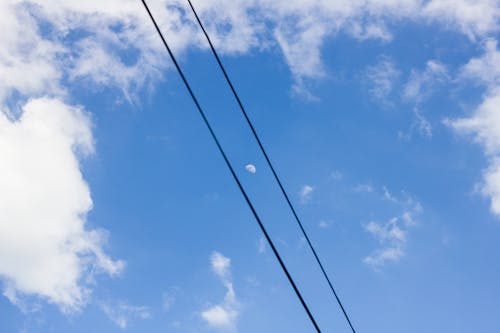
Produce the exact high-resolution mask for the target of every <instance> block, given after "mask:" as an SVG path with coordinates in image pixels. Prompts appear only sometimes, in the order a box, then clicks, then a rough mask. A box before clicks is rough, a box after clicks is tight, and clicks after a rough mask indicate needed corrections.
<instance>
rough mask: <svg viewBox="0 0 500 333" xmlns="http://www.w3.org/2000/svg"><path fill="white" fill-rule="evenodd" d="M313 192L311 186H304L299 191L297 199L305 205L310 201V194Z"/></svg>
mask: <svg viewBox="0 0 500 333" xmlns="http://www.w3.org/2000/svg"><path fill="white" fill-rule="evenodd" d="M313 191H314V187H312V186H311V185H304V186H302V188H301V189H300V191H299V198H300V201H301V202H302V203H306V202H308V201H309V200H311V196H312V193H313Z"/></svg>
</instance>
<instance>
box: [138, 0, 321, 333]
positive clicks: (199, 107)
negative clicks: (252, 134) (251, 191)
mask: <svg viewBox="0 0 500 333" xmlns="http://www.w3.org/2000/svg"><path fill="white" fill-rule="evenodd" d="M141 1H142V4H143V5H144V8H145V9H146V11H147V12H148V15H149V17H150V18H151V21H152V22H153V24H154V26H155V28H156V31H157V32H158V35H159V36H160V38H161V40H162V42H163V45H164V46H165V48H166V49H167V52H168V54H169V56H170V58H171V59H172V62H173V63H174V65H175V68H176V69H177V72H178V73H179V75H180V77H181V79H182V81H183V82H184V85H185V86H186V88H187V90H188V92H189V95H190V96H191V99H192V100H193V102H194V104H195V105H196V108H197V109H198V112H199V113H200V116H201V117H202V118H203V122H204V123H205V125H206V126H207V128H208V130H209V132H210V135H211V136H212V139H213V140H214V141H215V144H216V145H217V148H218V150H219V152H220V153H221V155H222V157H223V158H224V162H225V163H226V165H227V167H228V168H229V171H230V172H231V175H232V176H233V178H234V181H235V182H236V184H237V185H238V188H239V189H240V192H241V194H243V197H244V198H245V201H246V203H247V205H248V207H249V208H250V210H251V211H252V214H253V216H254V217H255V220H256V221H257V223H258V224H259V227H260V230H261V231H262V233H263V234H264V236H265V237H266V240H267V242H268V243H269V245H270V246H271V249H272V251H273V253H274V255H275V257H276V259H278V262H279V264H280V266H281V269H282V270H283V272H284V273H285V275H286V277H287V278H288V281H289V282H290V284H291V285H292V287H293V290H294V291H295V294H296V295H297V297H298V298H299V300H300V303H301V304H302V306H303V308H304V310H305V311H306V312H307V315H308V316H309V319H310V320H311V322H312V324H313V326H314V328H315V329H316V331H317V332H318V333H321V330H320V328H319V326H318V324H317V323H316V320H315V319H314V316H313V314H312V313H311V311H310V310H309V307H308V306H307V304H306V302H305V301H304V298H303V297H302V295H301V293H300V291H299V289H298V288H297V286H296V284H295V282H294V281H293V278H292V276H291V275H290V273H289V272H288V269H287V268H286V266H285V263H284V262H283V260H282V259H281V256H280V255H279V253H278V250H277V249H276V247H275V246H274V243H273V241H272V240H271V237H270V236H269V234H268V233H267V230H266V228H265V227H264V225H263V224H262V221H261V220H260V218H259V215H258V214H257V211H256V210H255V208H254V207H253V205H252V202H251V201H250V198H249V197H248V195H247V193H246V191H245V189H244V188H243V186H242V185H241V182H240V180H239V178H238V176H237V175H236V173H235V172H234V169H233V167H232V165H231V162H229V159H228V158H227V156H226V153H225V152H224V149H223V148H222V146H221V144H220V142H219V140H218V139H217V136H216V135H215V132H214V131H213V129H212V126H211V125H210V122H209V121H208V119H207V117H206V115H205V112H204V111H203V109H202V108H201V106H200V104H199V102H198V99H197V98H196V96H195V95H194V93H193V90H192V89H191V86H190V85H189V83H188V81H187V79H186V77H185V76H184V73H183V72H182V70H181V68H180V66H179V64H178V63H177V60H176V58H175V56H174V54H173V53H172V51H171V50H170V47H169V46H168V43H167V41H166V40H165V37H163V33H162V32H161V30H160V28H159V27H158V24H157V23H156V20H155V18H154V17H153V14H151V11H150V10H149V7H148V5H147V3H146V1H145V0H141Z"/></svg>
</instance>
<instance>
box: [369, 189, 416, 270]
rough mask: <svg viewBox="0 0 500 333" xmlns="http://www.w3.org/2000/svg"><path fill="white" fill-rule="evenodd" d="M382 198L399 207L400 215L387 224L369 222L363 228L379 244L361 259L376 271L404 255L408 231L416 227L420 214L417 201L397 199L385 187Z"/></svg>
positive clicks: (408, 198)
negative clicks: (416, 219)
mask: <svg viewBox="0 0 500 333" xmlns="http://www.w3.org/2000/svg"><path fill="white" fill-rule="evenodd" d="M382 198H383V199H384V200H387V201H389V202H391V203H392V204H395V205H397V206H398V207H400V209H402V213H400V214H398V215H397V216H395V217H392V218H390V219H389V220H388V221H387V222H382V223H381V222H376V221H370V222H368V223H367V224H365V225H364V226H363V227H364V229H365V231H367V232H368V233H370V234H371V235H372V236H373V237H374V238H375V239H376V241H377V242H378V243H379V247H378V248H377V249H376V250H374V251H373V252H372V253H371V254H370V255H368V256H366V257H365V258H363V262H364V263H365V264H367V265H368V266H370V267H371V268H373V269H374V270H376V271H377V270H380V269H381V268H382V267H383V266H384V265H385V264H386V263H388V262H397V261H399V260H400V259H401V258H402V257H403V256H404V255H405V251H404V248H405V244H406V241H407V234H408V230H409V229H410V228H411V227H413V226H415V225H416V221H415V218H416V217H417V216H418V215H419V214H420V213H421V212H422V206H421V205H420V203H419V202H418V201H415V200H414V199H413V198H411V197H407V198H406V199H400V198H397V197H396V196H394V195H392V194H391V193H390V192H389V190H388V189H387V188H386V187H383V196H382Z"/></svg>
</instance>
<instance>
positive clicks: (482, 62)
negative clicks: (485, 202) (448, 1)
mask: <svg viewBox="0 0 500 333" xmlns="http://www.w3.org/2000/svg"><path fill="white" fill-rule="evenodd" d="M461 76H462V78H468V79H473V80H476V81H478V82H479V83H481V84H483V85H485V86H486V89H487V91H486V93H485V95H484V97H483V101H482V102H481V104H480V105H479V106H478V107H477V108H476V109H475V110H474V112H473V113H472V115H471V116H470V117H468V118H460V119H454V120H446V121H445V122H446V124H448V125H449V126H451V127H452V128H453V129H455V130H456V131H457V132H459V133H463V134H467V135H471V136H473V138H474V141H475V142H477V143H478V144H480V145H481V146H483V148H484V151H485V154H486V156H487V158H488V160H489V166H488V168H487V169H486V170H484V172H483V180H482V183H481V184H480V186H479V187H480V191H481V193H482V194H483V195H485V196H487V197H489V198H490V200H491V211H492V213H493V214H495V215H497V216H500V112H499V110H500V51H498V50H497V42H496V41H494V40H489V41H487V42H486V44H485V53H484V55H483V56H481V57H479V58H475V59H471V60H470V61H469V62H468V63H467V64H466V65H465V66H464V67H463V68H462V71H461Z"/></svg>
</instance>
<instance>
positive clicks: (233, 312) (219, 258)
mask: <svg viewBox="0 0 500 333" xmlns="http://www.w3.org/2000/svg"><path fill="white" fill-rule="evenodd" d="M210 263H211V266H212V270H213V271H214V273H215V274H216V275H217V276H218V277H219V278H220V279H221V281H222V283H223V284H224V286H225V287H226V295H225V296H224V300H223V301H222V302H221V303H219V304H215V305H212V306H210V307H208V308H207V309H206V310H204V311H202V312H201V317H202V318H203V320H204V321H205V322H206V323H207V324H208V325H209V326H211V327H213V328H217V329H222V330H233V329H235V328H236V321H237V319H238V316H239V302H238V301H237V299H236V294H235V292H234V288H233V282H232V278H231V272H230V267H231V260H230V259H229V258H227V257H225V256H223V255H222V254H220V253H219V252H213V253H212V255H211V257H210Z"/></svg>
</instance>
